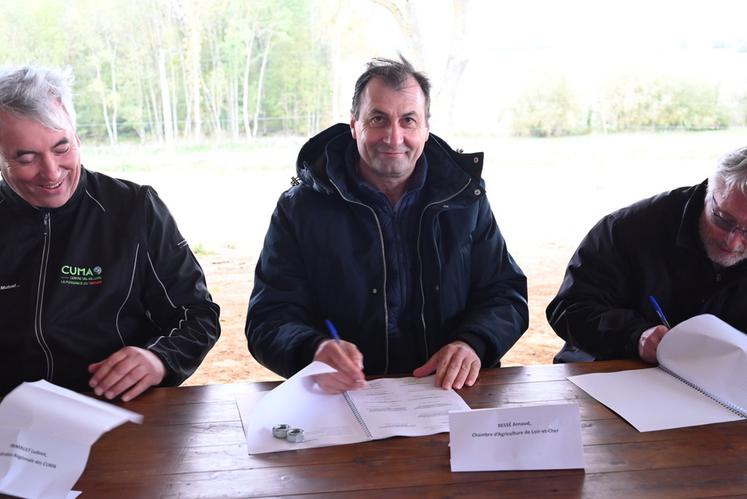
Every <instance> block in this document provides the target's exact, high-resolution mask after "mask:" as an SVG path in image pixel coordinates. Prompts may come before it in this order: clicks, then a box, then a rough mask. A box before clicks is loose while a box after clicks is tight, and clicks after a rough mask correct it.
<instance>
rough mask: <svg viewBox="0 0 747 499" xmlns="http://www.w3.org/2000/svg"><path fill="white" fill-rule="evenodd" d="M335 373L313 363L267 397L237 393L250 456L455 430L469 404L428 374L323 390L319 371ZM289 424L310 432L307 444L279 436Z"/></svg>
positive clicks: (306, 438) (307, 433)
mask: <svg viewBox="0 0 747 499" xmlns="http://www.w3.org/2000/svg"><path fill="white" fill-rule="evenodd" d="M329 372H334V369H332V368H331V367H329V366H327V365H326V364H323V363H321V362H312V363H311V364H309V365H308V366H307V367H306V368H304V369H303V370H301V371H300V372H298V373H297V374H296V375H295V376H293V377H291V378H289V379H288V380H286V381H285V382H284V383H282V384H281V385H279V386H278V387H277V388H275V389H274V390H272V391H270V392H269V393H266V394H265V395H264V396H262V395H261V394H256V393H247V394H244V395H239V396H237V400H236V401H237V405H238V408H239V413H240V414H241V421H242V424H243V426H244V433H245V436H246V440H247V446H248V449H249V453H250V454H260V453H264V452H278V451H287V450H296V449H306V448H313V447H325V446H331V445H342V444H350V443H357V442H365V441H367V440H379V439H383V438H389V437H394V436H405V437H414V436H421V435H432V434H435V433H442V432H446V431H449V411H452V410H468V409H469V406H468V405H467V404H466V403H465V402H464V400H463V399H462V398H461V397H460V396H459V395H458V394H457V393H456V392H455V391H453V390H443V389H441V388H438V387H436V386H435V385H434V383H435V381H434V378H433V376H429V377H427V378H412V377H409V378H384V379H377V380H373V381H369V383H368V387H367V388H364V389H360V390H354V391H349V392H345V393H343V394H329V393H325V392H323V391H322V390H321V389H320V388H319V386H318V385H317V384H316V383H315V382H314V380H313V376H314V375H315V374H323V373H329ZM279 424H287V425H289V426H291V427H293V428H301V429H303V431H304V441H303V442H289V441H288V440H286V439H281V438H275V437H274V436H273V432H272V429H273V427H274V426H276V425H279Z"/></svg>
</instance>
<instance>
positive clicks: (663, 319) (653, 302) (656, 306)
mask: <svg viewBox="0 0 747 499" xmlns="http://www.w3.org/2000/svg"><path fill="white" fill-rule="evenodd" d="M648 301H650V302H651V306H653V307H654V310H656V315H658V316H659V319H661V322H662V323H664V325H665V326H667V329H672V326H670V325H669V322H668V321H667V318H666V317H665V316H664V311H663V310H662V309H661V307H660V306H659V302H657V301H656V298H654V297H653V296H651V295H649V297H648Z"/></svg>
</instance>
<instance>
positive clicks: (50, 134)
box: [0, 108, 80, 208]
mask: <svg viewBox="0 0 747 499" xmlns="http://www.w3.org/2000/svg"><path fill="white" fill-rule="evenodd" d="M60 110H61V112H64V111H62V108H61V109H60ZM65 122H66V123H68V124H69V125H68V126H67V127H66V129H65V130H54V129H51V128H47V127H45V126H44V125H42V124H41V123H39V122H38V121H36V120H34V119H33V118H29V117H25V116H16V115H13V114H10V113H7V112H0V153H2V158H0V159H2V160H3V161H2V163H3V164H2V166H1V167H0V168H1V169H2V175H3V178H4V179H5V181H6V182H7V183H8V185H10V187H12V188H13V190H14V191H15V192H16V193H17V194H18V195H19V196H21V197H22V198H23V199H24V200H26V202H28V203H29V204H31V205H33V206H36V207H39V208H59V207H60V206H62V205H64V204H65V203H66V202H67V201H68V200H69V199H70V197H71V196H72V195H73V193H74V192H75V189H76V188H77V187H78V181H79V180H80V148H79V146H80V141H79V140H78V137H77V135H76V134H75V132H74V130H73V127H72V124H70V121H69V120H65Z"/></svg>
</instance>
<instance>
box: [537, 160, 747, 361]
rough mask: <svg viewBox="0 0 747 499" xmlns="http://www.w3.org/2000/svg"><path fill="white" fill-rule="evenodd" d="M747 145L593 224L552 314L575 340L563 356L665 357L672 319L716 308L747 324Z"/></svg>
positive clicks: (715, 312) (560, 358)
mask: <svg viewBox="0 0 747 499" xmlns="http://www.w3.org/2000/svg"><path fill="white" fill-rule="evenodd" d="M746 259H747V147H743V148H740V149H737V150H736V151H733V152H731V153H729V154H727V155H725V156H724V157H722V158H721V159H720V160H719V162H718V165H717V166H716V169H715V171H714V172H713V174H712V175H711V177H710V178H709V179H708V180H707V181H704V182H703V183H701V184H699V185H695V186H692V187H683V188H679V189H675V190H672V191H669V192H665V193H662V194H659V195H657V196H654V197H652V198H650V199H645V200H643V201H639V202H638V203H635V204H633V205H631V206H628V207H626V208H623V209H621V210H619V211H616V212H614V213H612V214H610V215H608V216H606V217H604V218H603V219H602V220H601V221H600V222H599V223H597V225H596V226H595V227H594V228H593V229H591V231H590V232H589V234H588V235H587V236H586V238H585V239H584V240H583V241H582V242H581V245H580V246H579V248H578V249H577V250H576V253H575V254H574V255H573V257H572V258H571V261H570V263H569V265H568V269H567V270H566V274H565V278H564V279H563V283H562V284H561V286H560V290H559V292H558V295H557V296H556V297H555V299H554V300H553V301H552V302H551V303H550V305H549V306H548V307H547V320H548V322H549V323H550V325H551V326H552V327H553V329H554V330H555V332H556V333H557V334H558V335H559V336H560V337H562V338H563V339H565V340H566V345H565V347H563V350H561V351H560V353H559V354H558V355H557V356H556V357H555V360H556V361H558V362H571V361H580V360H593V359H610V358H637V357H640V358H641V359H643V360H645V361H647V362H656V348H657V346H658V344H659V342H660V341H661V338H662V337H663V336H664V335H665V334H666V333H667V331H668V330H669V328H668V326H665V325H662V319H661V318H660V317H659V315H658V314H657V311H656V308H655V306H653V305H652V298H651V297H654V298H653V300H654V301H656V302H658V304H659V305H660V308H661V310H662V311H663V313H664V314H665V315H666V319H668V321H667V322H668V323H669V325H670V326H675V325H676V324H678V323H679V322H682V321H684V320H686V319H688V318H690V317H692V316H695V315H698V314H704V313H710V314H713V315H715V316H717V317H719V318H720V319H722V320H723V321H725V322H727V323H729V324H731V325H732V326H733V327H735V328H737V329H739V330H741V331H747V302H745V297H747V263H745V260H746Z"/></svg>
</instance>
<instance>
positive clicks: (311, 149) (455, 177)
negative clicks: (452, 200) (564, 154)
mask: <svg viewBox="0 0 747 499" xmlns="http://www.w3.org/2000/svg"><path fill="white" fill-rule="evenodd" d="M354 143H355V141H354V139H353V136H352V134H351V133H350V125H348V124H345V123H338V124H336V125H333V126H331V127H330V128H328V129H326V130H324V131H323V132H321V133H319V134H318V135H316V136H315V137H313V138H311V139H310V140H309V141H308V142H306V144H304V146H303V147H302V148H301V151H300V152H299V153H298V159H297V161H296V172H297V174H298V177H299V178H300V179H301V180H302V181H303V182H304V183H306V184H308V185H310V186H311V187H313V188H314V189H315V190H317V191H319V192H322V193H325V194H331V193H333V192H335V191H336V190H337V189H340V191H341V194H342V195H343V196H345V197H354V195H353V190H352V189H351V185H350V184H349V177H348V175H346V172H345V154H346V151H347V149H348V146H349V145H350V144H354ZM423 154H424V155H425V156H426V158H427V163H428V181H427V182H426V187H427V189H428V193H429V197H431V198H434V199H445V198H448V197H449V196H452V195H454V194H455V193H457V192H459V191H458V190H455V189H462V188H463V187H464V186H466V185H468V184H474V187H473V186H470V188H469V189H466V193H467V194H468V196H466V197H465V198H464V199H469V200H473V199H475V198H478V197H481V196H483V195H484V190H485V189H484V188H483V182H482V179H481V178H480V175H481V173H482V163H483V153H481V152H480V153H473V154H463V153H461V152H457V151H454V150H453V149H451V147H449V145H448V144H447V143H446V141H444V140H443V139H441V138H440V137H438V136H437V135H435V134H433V133H431V134H429V137H428V141H427V142H426V143H425V147H424V149H423ZM333 184H334V185H333ZM460 199H462V197H460Z"/></svg>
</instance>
